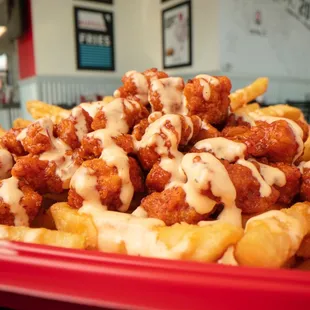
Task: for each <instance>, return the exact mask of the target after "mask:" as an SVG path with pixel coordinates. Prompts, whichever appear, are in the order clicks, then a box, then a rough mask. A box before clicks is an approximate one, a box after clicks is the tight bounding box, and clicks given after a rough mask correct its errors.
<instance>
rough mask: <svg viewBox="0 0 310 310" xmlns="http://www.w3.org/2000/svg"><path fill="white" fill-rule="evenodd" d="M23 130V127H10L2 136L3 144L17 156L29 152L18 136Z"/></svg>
mask: <svg viewBox="0 0 310 310" xmlns="http://www.w3.org/2000/svg"><path fill="white" fill-rule="evenodd" d="M21 131H22V129H10V130H9V131H7V132H6V133H5V135H4V136H2V137H1V138H0V144H1V146H2V147H3V148H5V149H7V150H8V151H9V152H10V153H12V154H14V155H17V156H23V155H26V154H27V153H26V151H25V150H24V148H23V146H22V144H21V142H20V141H18V140H17V138H16V137H17V136H18V135H19V134H20V132H21Z"/></svg>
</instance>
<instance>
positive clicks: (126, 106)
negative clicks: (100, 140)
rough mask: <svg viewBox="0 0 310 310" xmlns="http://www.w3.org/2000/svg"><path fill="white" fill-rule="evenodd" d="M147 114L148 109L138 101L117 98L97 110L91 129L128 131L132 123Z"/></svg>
mask: <svg viewBox="0 0 310 310" xmlns="http://www.w3.org/2000/svg"><path fill="white" fill-rule="evenodd" d="M148 115H149V112H148V110H147V109H146V108H145V107H144V106H142V105H141V104H140V103H139V102H137V101H134V100H129V99H128V100H127V99H123V98H119V99H115V100H113V101H112V102H110V103H108V104H105V105H103V106H102V107H101V108H100V109H99V110H98V112H97V113H96V115H95V116H94V119H93V122H92V124H91V127H92V129H93V130H98V129H105V128H106V129H112V128H113V129H115V130H117V131H119V132H121V133H128V131H129V130H131V129H132V128H133V127H134V125H136V124H137V123H138V122H139V121H140V120H141V119H144V118H146V117H147V116H148Z"/></svg>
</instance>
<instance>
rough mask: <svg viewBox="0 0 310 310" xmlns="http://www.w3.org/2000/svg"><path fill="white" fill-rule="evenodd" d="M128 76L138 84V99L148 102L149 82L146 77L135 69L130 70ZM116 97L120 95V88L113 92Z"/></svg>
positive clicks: (144, 102) (145, 103)
mask: <svg viewBox="0 0 310 310" xmlns="http://www.w3.org/2000/svg"><path fill="white" fill-rule="evenodd" d="M125 76H126V77H129V78H130V79H131V80H132V82H133V83H134V85H135V86H136V89H137V90H136V95H135V97H137V99H138V100H139V101H140V102H141V103H142V104H143V105H147V104H148V83H147V79H146V77H145V76H144V75H143V74H142V73H140V72H137V71H135V70H132V71H128V72H127V73H126V74H125ZM113 96H114V97H116V98H118V97H119V96H120V92H119V90H116V91H115V92H114V94H113Z"/></svg>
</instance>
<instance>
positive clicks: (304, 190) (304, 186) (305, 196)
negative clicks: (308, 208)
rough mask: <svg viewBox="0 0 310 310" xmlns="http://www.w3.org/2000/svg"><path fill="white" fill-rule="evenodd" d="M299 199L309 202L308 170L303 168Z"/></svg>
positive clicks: (309, 181) (309, 170) (309, 184)
mask: <svg viewBox="0 0 310 310" xmlns="http://www.w3.org/2000/svg"><path fill="white" fill-rule="evenodd" d="M300 198H301V199H302V200H303V201H310V168H304V169H303V173H302V176H301V188H300Z"/></svg>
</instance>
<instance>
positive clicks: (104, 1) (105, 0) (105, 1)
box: [80, 0, 114, 5]
mask: <svg viewBox="0 0 310 310" xmlns="http://www.w3.org/2000/svg"><path fill="white" fill-rule="evenodd" d="M80 1H81V0H80ZM82 1H85V2H86V1H87V2H97V3H100V4H109V5H113V4H114V3H113V2H114V1H113V0H82Z"/></svg>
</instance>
